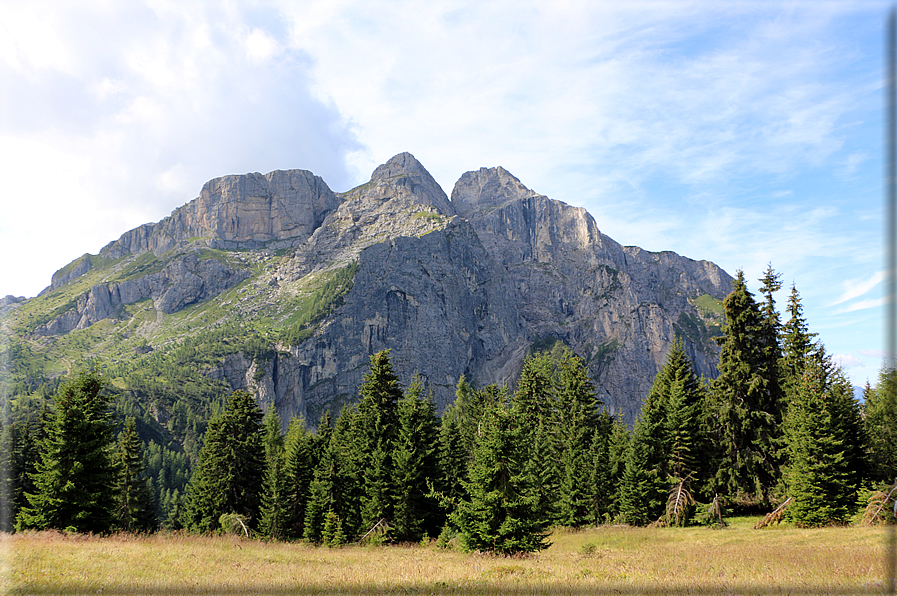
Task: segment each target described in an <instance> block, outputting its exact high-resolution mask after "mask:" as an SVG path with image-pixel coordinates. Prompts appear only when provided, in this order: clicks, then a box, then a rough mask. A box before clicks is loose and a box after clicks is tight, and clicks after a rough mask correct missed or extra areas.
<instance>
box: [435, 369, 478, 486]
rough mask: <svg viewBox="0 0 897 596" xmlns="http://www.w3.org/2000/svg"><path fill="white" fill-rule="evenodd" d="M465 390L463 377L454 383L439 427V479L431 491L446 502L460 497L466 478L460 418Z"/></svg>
mask: <svg viewBox="0 0 897 596" xmlns="http://www.w3.org/2000/svg"><path fill="white" fill-rule="evenodd" d="M462 386H465V387H466V383H465V381H464V377H463V376H462V377H461V380H460V381H459V382H458V390H457V391H456V392H455V401H454V403H452V404H450V405H449V406H448V407H447V408H446V409H445V412H443V413H442V418H441V420H440V425H439V469H440V474H439V478H438V479H436V480H435V481H434V484H435V486H434V488H435V489H436V490H437V491H438V492H439V493H440V494H441V495H443V496H444V497H445V500H446V502H447V503H453V502H457V501H458V500H459V499H461V498H462V497H463V496H464V485H463V484H462V482H463V481H464V479H465V478H466V477H467V464H468V462H469V461H470V450H469V449H468V446H467V444H466V441H465V438H464V420H463V418H462V416H463V412H464V407H465V404H466V401H467V399H466V391H465V392H463V393H462V391H461V388H462Z"/></svg>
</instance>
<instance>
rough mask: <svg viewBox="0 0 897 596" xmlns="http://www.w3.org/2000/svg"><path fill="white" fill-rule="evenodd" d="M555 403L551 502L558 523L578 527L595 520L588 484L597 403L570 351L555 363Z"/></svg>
mask: <svg viewBox="0 0 897 596" xmlns="http://www.w3.org/2000/svg"><path fill="white" fill-rule="evenodd" d="M555 402H556V409H555V416H554V420H553V426H554V428H553V435H554V437H555V439H556V443H557V452H558V454H557V460H556V464H555V465H556V466H557V469H558V473H557V477H558V491H557V495H556V496H554V497H550V498H551V499H552V500H553V501H555V502H556V504H557V505H556V509H557V512H556V517H555V519H556V521H557V523H559V524H561V525H564V526H571V527H578V526H582V525H585V524H587V523H589V522H591V521H593V520H594V519H595V500H596V495H595V490H594V489H595V487H594V485H592V484H591V483H590V481H592V480H595V478H593V475H594V474H595V472H594V471H593V466H594V465H595V461H594V458H595V457H596V454H595V453H593V451H592V444H593V442H594V441H595V440H596V437H595V433H596V431H597V430H599V412H598V407H599V405H600V401H599V400H598V398H597V392H596V390H595V385H594V383H593V382H592V381H591V379H589V376H588V372H587V370H586V367H585V364H584V363H583V362H582V360H581V359H580V358H579V357H578V356H576V355H575V354H573V352H572V351H570V349H569V348H567V349H565V350H564V351H563V353H562V354H561V356H560V358H559V359H558V360H557V383H556V399H555ZM608 430H609V429H608ZM605 447H606V441H605Z"/></svg>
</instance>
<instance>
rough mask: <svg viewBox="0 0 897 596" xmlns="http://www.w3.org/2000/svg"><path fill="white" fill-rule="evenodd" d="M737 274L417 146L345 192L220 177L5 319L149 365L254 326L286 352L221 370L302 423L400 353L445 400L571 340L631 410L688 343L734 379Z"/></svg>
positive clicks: (35, 337) (284, 174) (43, 340)
mask: <svg viewBox="0 0 897 596" xmlns="http://www.w3.org/2000/svg"><path fill="white" fill-rule="evenodd" d="M349 276H351V279H349ZM731 281H732V278H731V276H729V275H728V274H727V273H726V272H725V271H723V270H722V269H720V268H719V267H718V266H716V265H715V264H713V263H711V262H709V261H694V260H692V259H688V258H686V257H682V256H680V255H677V254H675V253H672V252H669V251H666V252H661V253H653V252H649V251H645V250H643V249H640V248H638V247H628V246H622V245H620V244H619V243H618V242H616V241H615V240H613V239H611V238H610V237H608V236H606V235H604V234H603V233H601V231H600V230H599V228H598V226H597V224H596V222H595V221H594V218H592V216H591V215H590V214H588V212H587V211H586V210H585V209H582V208H578V207H572V206H570V205H567V204H566V203H563V202H561V201H558V200H556V199H551V198H548V197H545V196H543V195H540V194H538V193H537V192H535V191H532V190H530V189H528V188H527V187H526V186H524V185H523V184H522V182H520V180H519V179H517V178H516V177H515V176H513V175H512V174H511V173H510V172H508V171H507V170H505V169H504V168H501V167H496V168H480V169H479V170H476V171H472V172H466V173H464V174H463V175H462V176H461V177H460V178H459V180H458V182H457V183H456V184H455V186H454V188H453V190H452V192H451V195H450V196H449V195H447V194H446V193H445V191H444V190H443V189H442V188H441V187H440V186H439V185H438V184H437V183H436V181H435V180H434V179H433V177H432V176H431V175H430V174H429V172H427V170H426V168H424V166H423V165H422V164H420V162H418V161H417V160H416V159H415V158H414V156H413V155H411V154H410V153H400V154H398V155H396V156H394V157H393V158H391V159H390V160H388V161H387V162H386V163H384V164H383V165H381V166H379V167H378V168H376V169H375V170H374V172H373V173H372V175H371V178H370V181H369V182H367V183H365V184H362V185H360V186H358V187H356V188H354V189H351V190H349V191H346V192H343V193H337V192H333V191H332V190H331V189H330V188H329V187H328V186H327V184H326V182H324V181H323V180H322V179H321V178H319V177H317V176H315V175H314V174H313V173H311V172H308V171H306V170H276V171H274V172H269V173H268V174H264V175H262V174H258V173H255V174H245V175H231V176H223V177H220V178H215V179H213V180H210V181H209V182H207V183H206V184H205V185H203V188H202V191H201V192H200V195H199V196H198V197H197V198H196V199H194V200H193V201H190V202H188V203H187V204H185V205H183V206H181V207H179V208H178V209H175V210H174V211H173V212H172V214H171V215H170V216H168V217H167V218H163V219H162V220H160V221H159V222H156V223H149V224H144V225H142V226H139V227H137V228H134V229H133V230H129V231H127V232H125V233H124V234H122V236H121V237H119V238H118V239H117V240H114V241H112V242H110V243H109V244H107V245H106V246H105V247H104V248H103V249H102V250H101V251H100V253H99V255H85V256H83V257H81V258H80V259H76V260H75V261H73V262H72V263H70V264H69V265H67V266H66V267H64V268H62V269H60V270H59V271H57V272H56V273H54V275H53V277H52V281H51V285H50V286H49V287H48V288H47V289H46V290H44V291H43V292H42V293H41V294H40V295H39V296H38V297H37V298H35V299H31V300H28V301H24V302H10V303H9V305H8V306H7V307H6V310H5V311H4V314H3V315H2V316H4V317H5V318H6V319H7V321H9V323H10V324H12V325H13V326H14V327H16V328H17V329H18V331H17V334H18V336H19V337H20V338H21V339H22V341H23V342H25V343H29V345H30V346H31V347H32V348H33V349H34V350H37V351H39V352H40V353H44V354H48V355H50V354H53V353H56V352H59V351H60V350H63V349H68V348H65V346H67V345H68V344H70V343H77V342H80V343H81V344H84V345H86V346H87V348H86V349H85V351H84V356H85V357H88V356H92V357H95V358H97V357H99V358H102V357H111V358H113V359H117V360H121V361H126V360H127V359H128V358H130V357H126V356H125V354H130V353H131V352H132V351H133V352H134V353H135V354H136V355H135V356H134V357H133V361H134V362H137V361H139V358H141V357H142V356H141V355H140V354H139V353H138V352H136V350H137V349H138V348H137V347H134V346H138V347H140V346H147V347H148V348H149V349H150V350H167V349H171V346H174V345H176V344H177V343H178V342H179V341H181V342H182V341H183V340H184V338H186V337H194V336H196V334H198V333H200V332H201V330H202V329H217V328H222V326H227V325H243V326H244V327H245V328H246V329H248V330H251V332H252V333H256V334H258V337H259V338H260V339H259V341H260V342H262V343H263V344H265V345H267V346H268V347H267V348H265V350H267V351H265V350H263V352H264V353H265V354H268V356H266V357H265V358H252V357H249V356H247V353H246V352H244V351H237V352H234V353H233V354H230V355H226V356H224V357H221V358H220V359H219V361H218V363H217V365H212V366H211V368H208V369H207V371H206V372H207V374H208V376H209V378H211V379H217V380H219V381H221V382H223V383H226V385H227V387H228V388H229V389H230V390H235V389H248V390H251V391H254V392H255V394H256V396H257V398H258V400H259V402H260V404H262V405H263V406H267V404H269V403H274V404H275V406H276V407H277V409H278V411H279V412H280V413H281V416H282V418H283V419H284V420H288V419H289V417H290V416H292V415H299V414H302V415H305V416H306V417H307V418H308V419H311V420H313V419H315V415H316V414H318V413H320V412H321V411H322V410H323V409H326V408H330V409H335V408H336V407H339V406H341V405H343V404H346V403H351V402H352V401H354V400H355V398H356V396H355V392H356V388H357V386H358V384H359V383H360V380H361V375H362V374H363V370H364V367H365V365H366V364H367V357H368V356H369V355H370V354H371V353H374V352H376V351H379V350H380V349H385V348H391V349H392V350H393V359H394V364H395V367H396V370H397V372H398V373H399V374H400V376H401V378H402V379H403V380H405V382H408V381H410V378H411V375H413V374H418V375H420V377H421V378H422V379H423V381H424V382H425V383H426V384H427V385H428V386H429V387H430V388H431V389H432V390H433V391H434V396H435V399H436V402H437V404H438V405H439V406H440V407H444V406H445V405H446V404H447V403H449V402H450V401H451V400H452V399H453V393H454V384H455V383H456V382H457V380H458V378H459V377H460V376H461V375H462V374H463V375H465V376H466V377H467V378H468V380H469V381H471V382H472V383H473V384H474V385H475V386H482V385H485V384H488V383H502V382H508V383H513V382H514V380H515V378H516V374H517V372H518V371H519V367H520V364H521V363H522V360H523V358H524V357H525V355H526V354H527V353H529V352H530V351H531V350H532V349H534V346H535V347H538V346H540V345H548V344H550V343H552V342H554V341H561V342H563V343H565V344H567V345H568V346H570V347H571V348H572V349H573V350H574V351H575V352H577V353H578V354H579V355H580V356H582V357H583V359H584V360H585V361H586V362H587V365H588V366H589V371H590V374H591V375H592V377H593V379H594V380H595V381H596V383H597V384H598V387H599V393H600V397H601V398H602V399H603V400H604V402H605V403H606V404H607V406H608V408H609V409H610V410H611V411H612V412H614V413H618V414H620V415H622V416H624V417H625V418H626V419H627V420H629V421H631V420H632V419H633V418H634V417H635V415H636V414H637V412H638V409H639V408H640V403H641V400H642V399H643V397H644V395H646V394H647V389H648V388H650V384H651V382H652V381H653V377H654V374H655V373H656V372H657V370H659V369H660V366H661V365H662V364H663V360H664V358H665V354H666V351H667V350H668V349H669V346H670V345H671V343H672V341H673V339H674V338H675V337H676V336H677V335H678V336H680V337H683V339H684V341H685V344H686V349H687V351H688V353H689V356H690V357H692V359H693V360H694V362H695V366H696V369H697V370H698V372H699V373H701V374H705V375H706V376H714V374H715V368H714V367H715V363H716V359H717V358H718V350H717V348H716V346H715V345H714V344H713V342H712V341H710V336H711V335H712V334H713V333H714V332H715V331H714V328H717V331H718V325H719V324H720V322H721V319H720V310H719V307H718V301H719V300H721V299H722V298H724V297H725V295H726V294H728V292H729V290H730V287H731ZM328 284H329V285H328ZM331 286H332V287H331ZM327 288H330V289H327ZM34 301H37V302H34ZM30 304H34V306H30ZM16 313H19V314H18V315H17V314H16ZM92 328H96V331H91V329H92ZM101 328H102V329H101ZM101 331H104V332H105V333H106V335H108V334H109V333H113V334H117V335H116V337H120V339H119V340H116V341H113V340H112V339H109V338H108V337H106V336H103V337H100V336H99V334H100V332H101ZM247 333H249V332H248V331H247ZM79 334H80V335H79ZM75 336H77V337H82V336H83V337H85V338H86V337H89V338H91V339H89V340H87V339H83V340H82V339H77V340H76V337H75ZM116 342H117V343H116ZM266 342H267V343H266ZM60 346H62V347H60ZM144 349H145V348H144V347H140V350H144ZM144 353H146V352H144ZM240 354H242V355H240ZM42 370H43V371H44V373H47V374H49V375H53V374H58V373H59V372H61V371H60V370H59V369H58V368H56V369H54V368H53V365H49V364H48V365H44V369H42ZM633 371H635V372H633ZM120 383H121V384H122V385H124V386H125V387H127V386H128V381H127V378H125V377H123V378H122V380H121V381H120ZM160 407H161V406H160ZM162 417H163V418H164V414H163V415H162Z"/></svg>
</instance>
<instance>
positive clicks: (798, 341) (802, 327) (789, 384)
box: [780, 286, 816, 398]
mask: <svg viewBox="0 0 897 596" xmlns="http://www.w3.org/2000/svg"><path fill="white" fill-rule="evenodd" d="M787 312H788V315H789V316H788V320H787V321H786V322H785V324H784V325H783V326H782V333H781V338H782V361H781V364H780V368H781V374H782V385H783V388H784V391H785V394H786V395H787V396H788V397H789V398H790V397H791V396H792V394H793V393H794V391H795V390H796V388H797V386H798V385H799V384H800V380H801V378H802V377H803V372H804V368H805V367H806V363H807V359H808V358H809V357H810V354H812V353H813V351H814V350H815V345H814V343H813V338H814V337H815V336H816V334H815V333H810V332H809V329H808V327H807V322H806V320H805V319H804V307H803V305H802V304H801V302H800V294H798V292H797V288H796V287H794V286H791V295H790V296H789V297H788V306H787Z"/></svg>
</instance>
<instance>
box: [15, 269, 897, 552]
mask: <svg viewBox="0 0 897 596" xmlns="http://www.w3.org/2000/svg"><path fill="white" fill-rule="evenodd" d="M761 282H762V286H761V289H760V291H759V294H760V296H759V297H755V296H754V295H753V294H752V293H751V292H749V291H748V289H747V286H746V284H745V280H744V276H743V274H742V273H741V272H739V273H738V276H737V278H736V280H735V283H734V285H733V291H732V293H731V294H730V295H729V296H728V297H727V298H726V299H725V301H724V302H723V305H722V306H723V309H724V311H725V324H724V325H723V327H722V333H721V335H720V336H719V337H716V338H715V341H716V342H717V343H718V344H719V346H720V349H721V353H720V360H719V364H718V367H717V368H718V376H717V377H716V378H714V379H706V378H703V377H699V376H697V375H696V374H695V372H694V370H693V367H692V363H691V362H690V361H689V359H688V357H687V355H686V351H685V349H684V348H683V344H682V342H681V341H677V342H676V343H674V345H673V347H672V349H671V350H670V351H669V353H668V354H667V356H666V363H665V365H664V366H663V368H662V370H661V371H660V373H658V375H657V376H656V378H655V380H654V384H653V387H652V388H651V390H650V392H649V393H648V395H646V396H645V397H644V401H643V406H642V410H641V414H640V416H639V417H638V419H637V420H636V421H635V424H634V425H633V426H632V427H631V428H630V427H629V426H628V425H626V424H625V423H624V422H623V421H622V420H621V419H618V418H615V417H614V416H612V415H611V414H610V413H608V411H607V409H606V408H605V407H604V405H603V404H602V403H601V401H600V400H599V399H598V398H597V395H598V392H597V391H596V387H595V385H594V383H593V381H592V380H590V378H589V376H588V374H587V369H586V366H585V364H584V362H583V361H582V359H581V358H580V357H579V356H577V355H576V354H574V353H573V352H572V351H571V350H570V349H569V348H567V347H566V346H564V345H563V344H562V343H560V342H557V343H555V344H554V345H553V346H547V347H546V349H545V350H544V351H540V352H534V353H532V354H531V355H530V356H529V357H528V358H527V359H526V360H525V362H524V365H523V369H522V371H521V372H520V375H519V379H518V380H517V382H516V385H515V386H514V387H508V386H499V385H489V386H485V387H473V386H471V385H470V384H469V383H468V381H467V380H466V379H465V378H464V377H461V378H460V379H459V380H458V382H457V388H456V399H455V401H454V403H453V404H451V405H449V406H448V407H447V408H446V409H445V411H444V412H442V413H441V415H440V414H439V413H438V412H437V409H436V406H435V403H434V400H433V398H432V394H431V393H430V391H429V390H428V388H427V387H426V386H425V385H424V383H423V382H422V381H421V379H419V378H417V377H415V378H410V379H400V378H398V376H397V375H396V374H395V372H394V370H393V367H392V364H391V361H390V353H389V350H384V351H381V352H378V353H375V354H373V355H371V356H370V364H369V368H368V371H367V373H366V374H365V376H364V380H363V383H362V384H361V386H360V387H359V388H358V398H357V402H356V403H350V404H346V405H345V406H343V407H342V409H341V410H339V411H334V412H331V411H325V412H323V413H322V414H321V416H320V418H319V419H317V420H305V419H303V418H301V417H297V418H294V419H292V420H281V419H280V418H279V416H278V414H277V412H276V410H275V409H274V407H273V406H272V407H270V408H268V409H267V411H264V412H263V411H262V410H261V409H260V408H259V406H258V404H257V402H256V399H255V397H254V396H253V395H252V394H250V393H247V392H245V391H237V392H234V393H231V394H230V395H224V394H221V393H220V392H219V393H214V392H213V395H214V398H213V399H211V400H209V399H206V401H205V402H202V403H203V404H204V405H201V406H200V405H198V404H200V403H201V400H199V398H198V397H197V396H198V395H200V394H202V393H203V389H202V388H201V387H197V386H188V385H185V386H184V387H183V395H172V396H171V399H172V400H173V402H174V403H175V404H176V405H175V407H173V408H172V410H171V411H172V418H173V420H171V421H170V425H169V428H172V429H178V432H179V437H180V440H178V441H173V440H171V438H170V437H164V436H162V435H161V434H160V433H159V432H158V431H157V430H154V427H153V426H152V425H150V424H149V423H148V422H147V420H148V416H149V414H148V413H147V411H146V410H145V409H141V408H139V407H138V406H136V405H135V403H134V401H133V400H129V399H127V396H125V395H122V394H121V393H120V392H117V391H116V390H115V389H114V388H113V387H111V386H110V384H109V383H108V382H107V378H108V376H110V375H115V374H116V372H115V371H114V370H109V369H107V368H104V367H103V364H102V363H96V366H94V367H92V368H87V369H84V370H82V371H80V372H79V373H77V374H73V375H71V376H69V377H68V378H67V379H64V380H62V381H61V382H60V383H58V384H57V385H55V386H43V387H41V388H39V389H38V390H36V391H32V392H30V393H29V394H27V395H18V396H17V397H16V398H15V399H12V400H9V401H8V402H7V403H5V404H4V408H5V412H4V414H5V415H4V417H3V428H2V438H3V441H4V446H5V447H4V449H3V458H2V461H0V465H2V472H3V474H2V485H0V490H2V494H0V497H2V499H3V501H4V502H5V503H7V504H8V508H7V509H8V512H7V513H8V514H7V516H6V518H5V519H4V520H3V524H4V528H3V529H5V530H6V531H23V530H28V529H50V528H56V529H60V530H68V531H77V532H93V533H98V534H104V533H109V532H113V531H127V532H153V531H156V530H158V529H160V528H164V529H171V530H178V529H180V530H183V531H186V532H196V533H208V532H213V533H214V532H224V533H239V534H242V535H245V536H249V537H264V538H266V539H274V540H284V541H291V540H302V541H307V542H310V543H314V544H318V545H322V546H337V545H340V544H345V543H355V542H366V543H373V544H381V543H396V542H417V541H421V540H422V539H425V538H426V537H429V538H432V539H437V543H438V544H440V545H448V544H449V543H454V544H459V545H461V547H462V548H464V549H466V550H471V551H492V552H495V553H499V554H514V553H522V552H534V551H539V550H541V549H544V548H546V547H547V546H548V545H549V544H550V541H551V530H552V528H553V527H558V526H563V527H573V528H576V527H585V526H595V525H600V524H609V523H622V524H629V525H634V526H644V525H650V524H654V525H661V526H684V525H708V526H713V525H717V526H721V525H725V523H726V521H725V520H726V517H727V516H729V515H735V514H754V515H761V514H768V515H767V516H766V518H764V521H763V522H761V523H772V522H776V521H781V520H784V521H786V522H791V523H793V524H794V525H796V526H798V527H817V526H825V525H839V524H847V523H851V521H852V520H853V521H854V522H855V523H861V522H859V521H858V520H860V519H862V520H863V522H866V523H880V522H884V521H887V519H888V517H889V515H888V514H889V512H890V511H891V510H892V508H893V502H894V497H895V493H897V491H895V490H894V489H893V487H894V483H895V478H897V404H895V403H894V402H895V400H897V372H895V371H894V370H890V369H883V370H882V372H881V374H880V378H879V379H878V382H877V383H876V384H875V385H874V386H873V385H870V384H867V386H866V388H865V391H864V399H863V401H862V402H861V401H860V400H857V399H855V398H854V394H853V389H852V387H851V384H850V382H849V380H848V379H847V377H846V376H845V374H844V373H843V372H842V371H841V370H840V368H839V367H838V366H837V365H836V364H835V363H834V362H833V361H832V359H831V357H830V356H829V355H828V354H827V353H826V351H825V348H824V346H823V345H822V344H821V343H820V342H818V341H817V339H816V335H815V334H814V333H812V332H810V329H809V325H808V323H807V321H806V320H805V319H804V316H803V309H802V306H801V301H800V295H799V294H798V291H797V289H796V288H793V287H792V289H791V293H790V297H789V298H788V301H787V304H786V305H785V307H784V309H782V313H783V314H780V313H779V311H778V310H777V308H776V304H775V301H774V299H773V294H774V293H775V292H777V291H779V290H780V289H781V287H782V284H781V281H780V276H779V275H778V274H777V273H776V272H774V271H773V270H772V268H771V267H770V268H768V269H767V271H766V274H765V276H764V277H763V278H762V280H761ZM183 349H185V350H186V349H189V346H186V345H185V346H184V347H183ZM149 379H150V377H149V376H148V377H147V386H150V385H151V381H150V380H149ZM166 391H169V392H171V391H172V390H171V388H168V389H166ZM216 391H218V390H217V389H216ZM891 517H892V516H891Z"/></svg>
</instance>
